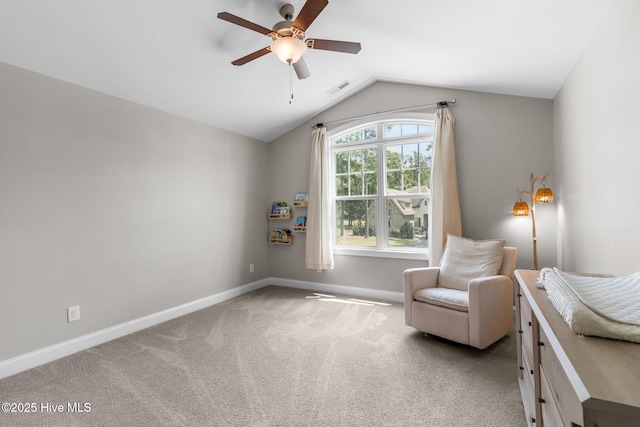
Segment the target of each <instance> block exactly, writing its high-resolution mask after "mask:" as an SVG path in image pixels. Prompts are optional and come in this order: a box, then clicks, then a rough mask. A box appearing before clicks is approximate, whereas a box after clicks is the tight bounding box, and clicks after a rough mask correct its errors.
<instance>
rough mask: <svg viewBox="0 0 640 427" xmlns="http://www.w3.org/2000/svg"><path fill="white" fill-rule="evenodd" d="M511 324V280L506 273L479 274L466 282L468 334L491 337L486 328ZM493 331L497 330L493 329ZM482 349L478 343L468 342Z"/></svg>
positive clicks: (508, 326) (506, 326)
mask: <svg viewBox="0 0 640 427" xmlns="http://www.w3.org/2000/svg"><path fill="white" fill-rule="evenodd" d="M512 324H513V280H512V279H511V278H510V277H509V276H504V275H497V276H489V277H481V278H478V279H472V280H470V281H469V337H470V339H471V340H473V337H486V336H491V335H492V332H491V331H490V330H492V329H496V328H499V329H500V328H503V329H504V328H506V329H507V330H508V329H509V328H511V325H512ZM496 333H497V332H496ZM471 345H473V346H474V347H477V348H484V347H486V345H484V344H482V343H472V344H471Z"/></svg>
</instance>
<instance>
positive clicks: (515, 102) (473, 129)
mask: <svg viewBox="0 0 640 427" xmlns="http://www.w3.org/2000/svg"><path fill="white" fill-rule="evenodd" d="M452 98H456V99H457V100H458V103H457V104H456V105H454V106H452V107H451V109H452V111H453V114H454V116H455V118H456V127H455V143H456V155H457V165H458V179H459V187H460V199H461V208H462V226H463V234H464V235H465V236H466V237H471V238H476V239H489V238H500V239H506V240H507V244H509V245H513V246H516V247H518V249H519V253H520V255H519V261H518V267H520V268H532V267H533V256H532V243H531V220H530V219H529V218H516V217H514V216H513V214H512V207H513V204H514V202H515V201H516V200H518V193H517V192H516V191H515V188H516V187H520V188H523V189H526V188H528V186H529V173H531V172H533V173H535V174H536V175H542V174H544V173H545V172H549V173H551V176H550V179H549V180H548V184H549V186H551V187H553V186H554V171H553V166H554V163H553V131H552V129H553V123H552V120H553V111H552V101H551V100H545V99H534V98H523V97H514V96H504V95H493V94H487V93H480V92H468V91H457V90H450V89H441V88H432V87H424V86H414V85H407V84H396V83H385V82H378V83H375V84H373V85H371V86H369V87H367V88H365V89H364V90H362V91H361V92H359V93H357V94H355V95H354V96H352V97H351V98H349V99H347V100H345V101H344V102H342V103H340V104H338V105H336V106H335V107H333V108H331V109H329V110H327V111H325V112H323V113H322V114H320V115H318V116H316V117H314V118H312V119H310V120H309V122H308V123H307V124H305V125H302V126H300V127H298V128H296V129H294V130H293V131H291V132H289V133H288V134H286V135H284V136H282V137H280V138H278V139H276V140H275V141H273V142H271V144H270V145H271V147H270V151H271V169H272V173H271V182H270V199H271V200H272V201H276V200H286V201H290V200H292V199H293V195H294V194H295V193H296V192H300V191H306V190H307V183H308V164H309V152H310V151H309V150H310V144H311V128H310V124H311V123H317V122H330V121H332V120H340V119H344V118H350V117H354V116H358V115H366V114H372V113H376V112H381V111H387V110H391V109H396V108H406V107H410V106H415V105H422V104H429V103H432V102H437V101H441V100H449V99H452ZM340 125H342V124H340ZM330 129H331V128H329V130H330ZM555 210H556V208H555V205H544V206H540V207H539V209H538V217H539V218H538V241H539V243H538V253H539V261H540V262H539V263H540V266H554V265H555V264H556V221H555ZM296 213H297V211H296ZM296 237H298V235H296ZM304 238H305V237H304V235H299V237H298V241H296V242H295V243H294V245H293V246H291V247H279V246H278V247H276V246H272V247H270V249H269V265H270V274H271V276H273V277H280V278H286V279H293V280H304V281H311V282H319V283H327V284H339V285H347V286H354V287H362V288H372V289H376V290H386V291H393V292H400V291H401V290H402V271H403V270H404V269H405V268H409V267H414V266H420V265H425V262H424V261H409V260H395V259H383V258H367V257H355V256H338V255H337V256H336V257H335V265H336V267H335V269H334V270H331V271H325V272H323V273H317V272H316V271H315V270H306V269H305V268H304Z"/></svg>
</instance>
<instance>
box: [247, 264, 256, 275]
mask: <svg viewBox="0 0 640 427" xmlns="http://www.w3.org/2000/svg"><path fill="white" fill-rule="evenodd" d="M254 271H256V269H255V267H254V265H253V264H249V273H253V272H254Z"/></svg>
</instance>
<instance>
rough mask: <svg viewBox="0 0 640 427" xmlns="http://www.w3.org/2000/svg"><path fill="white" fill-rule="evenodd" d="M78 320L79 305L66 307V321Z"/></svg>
mask: <svg viewBox="0 0 640 427" xmlns="http://www.w3.org/2000/svg"><path fill="white" fill-rule="evenodd" d="M76 320H80V306H79V305H76V306H73V307H67V323H71V322H75V321H76Z"/></svg>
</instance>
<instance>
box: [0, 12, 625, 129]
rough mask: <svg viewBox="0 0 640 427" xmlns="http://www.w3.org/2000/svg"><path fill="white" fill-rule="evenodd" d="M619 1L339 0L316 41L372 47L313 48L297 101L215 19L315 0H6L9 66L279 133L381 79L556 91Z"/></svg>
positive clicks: (2, 19)
mask: <svg viewBox="0 0 640 427" xmlns="http://www.w3.org/2000/svg"><path fill="white" fill-rule="evenodd" d="M612 2H613V0H448V1H442V0H438V1H436V0H403V1H396V2H390V1H386V0H384V1H383V0H330V3H329V5H328V6H327V7H326V8H325V9H324V11H323V12H322V13H321V14H320V16H319V17H318V18H317V19H316V21H315V22H313V24H312V25H311V26H310V27H309V29H308V30H307V34H306V35H307V37H311V38H323V39H333V40H346V41H358V42H361V44H362V50H361V51H360V53H359V54H358V55H350V54H344V53H336V52H327V51H319V50H309V51H308V52H307V53H306V54H305V60H306V63H307V65H308V67H309V70H310V71H311V77H309V78H308V79H306V80H297V79H296V78H295V73H294V74H293V76H294V80H293V92H294V99H293V102H292V103H291V104H289V70H288V66H287V64H284V63H282V62H280V61H279V60H278V59H277V57H276V56H275V55H273V54H268V55H266V56H263V57H262V58H259V59H256V60H254V61H253V62H250V63H248V64H246V65H243V66H240V67H236V66H233V65H231V63H230V62H231V61H233V60H235V59H238V58H240V57H242V56H244V55H246V54H249V53H251V52H254V51H256V50H258V49H261V48H263V47H266V46H268V45H269V44H270V40H271V39H270V38H269V37H267V36H264V35H262V34H260V33H257V32H254V31H251V30H248V29H245V28H241V27H239V26H237V25H233V24H231V23H228V22H225V21H222V20H220V19H217V18H216V15H217V14H218V12H222V11H226V12H229V13H231V14H234V15H237V16H240V17H242V18H244V19H247V20H249V21H253V22H255V23H257V24H260V25H262V26H264V27H267V28H271V27H272V26H273V24H275V23H276V22H278V21H281V20H282V18H281V16H280V14H279V12H278V11H279V9H280V7H281V6H282V5H284V4H286V3H291V4H293V5H294V6H295V8H296V13H297V11H299V10H300V9H301V8H302V5H303V4H304V0H291V1H289V2H287V1H284V0H188V1H185V0H108V1H105V0H55V1H54V0H0V61H2V62H6V63H8V64H12V65H16V66H19V67H23V68H26V69H29V70H33V71H36V72H38V73H42V74H45V75H48V76H51V77H54V78H57V79H60V80H64V81H67V82H71V83H74V84H77V85H80V86H84V87H87V88H91V89H94V90H97V91H100V92H104V93H107V94H110V95H114V96H117V97H120V98H124V99H127V100H130V101H133V102H137V103H140V104H143V105H147V106H150V107H153V108H156V109H159V110H163V111H167V112H170V113H173V114H176V115H179V116H183V117H187V118H190V119H193V120H197V121H199V122H203V123H207V124H210V125H213V126H216V127H220V128H223V129H227V130H230V131H232V132H235V133H238V134H241V135H246V136H250V137H253V138H256V139H259V140H263V141H272V140H273V139H275V138H277V137H278V136H280V135H282V134H283V133H286V132H287V131H289V130H291V129H293V128H294V127H296V126H298V125H300V124H301V123H303V122H304V121H306V120H309V119H310V118H311V117H313V116H314V115H316V114H317V113H319V112H320V111H322V110H324V109H326V108H328V107H329V106H331V105H333V104H335V103H337V102H339V101H341V100H343V99H344V98H345V97H348V96H350V95H352V94H353V93H355V91H357V90H359V89H362V88H363V87H366V86H367V85H369V84H371V83H372V82H374V81H377V80H382V81H397V82H407V83H413V84H421V85H430V86H439V87H450V88H456V89H468V90H476V91H483V92H495V93H501V94H510V95H523V96H532V97H540V98H553V97H554V96H555V95H556V93H557V91H558V90H559V89H560V87H561V85H562V83H563V82H564V81H565V79H566V77H567V75H568V74H569V72H570V71H571V69H572V68H573V66H574V64H575V63H576V61H577V60H578V58H579V56H580V55H581V53H582V51H583V50H584V48H585V47H586V46H587V44H588V42H589V40H590V39H591V37H592V35H593V33H594V32H595V30H596V29H597V27H598V25H599V24H600V22H601V21H602V20H603V18H604V17H605V15H606V14H607V12H608V10H609V9H610V7H611V4H612ZM344 81H349V83H350V84H349V86H348V87H347V88H345V89H344V90H341V91H339V92H338V93H337V94H335V95H330V94H328V93H327V92H328V91H329V90H330V89H332V88H334V87H336V86H337V85H339V84H341V83H342V82H344Z"/></svg>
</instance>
